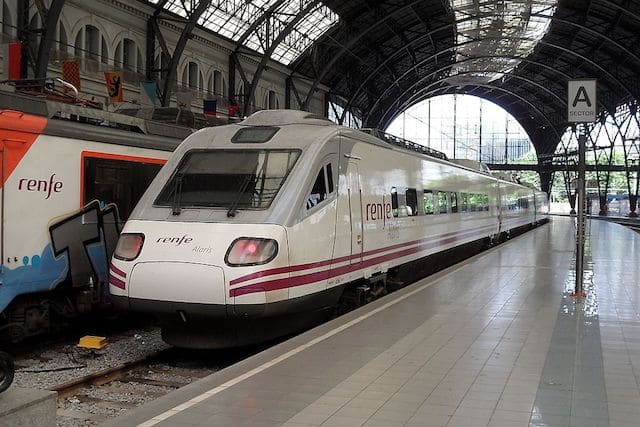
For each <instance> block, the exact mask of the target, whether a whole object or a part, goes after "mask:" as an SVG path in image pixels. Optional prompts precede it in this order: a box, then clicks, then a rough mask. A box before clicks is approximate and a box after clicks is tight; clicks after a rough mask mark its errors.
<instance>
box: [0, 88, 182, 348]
mask: <svg viewBox="0 0 640 427" xmlns="http://www.w3.org/2000/svg"><path fill="white" fill-rule="evenodd" d="M18 105H20V106H22V108H23V110H22V111H16V110H12V109H7V108H8V107H14V108H15V107H16V106H18ZM30 110H31V111H34V112H37V114H30V113H28V112H27V111H30ZM65 119H67V120H65ZM71 119H74V120H71ZM119 119H122V121H119ZM140 125H143V126H142V128H141V127H140ZM134 128H136V129H137V131H134ZM192 131H193V130H192V129H184V128H178V127H174V126H165V125H163V124H159V123H155V124H153V123H146V124H145V122H144V121H142V120H141V119H134V118H131V117H126V116H119V115H114V114H111V113H107V112H104V111H100V110H93V109H88V108H85V107H78V106H75V105H63V104H60V103H55V102H47V101H46V100H42V99H39V100H34V99H33V98H30V97H24V96H20V95H16V94H9V93H2V94H1V95H0V136H1V139H0V176H1V179H0V258H1V260H2V262H1V266H0V313H1V315H0V336H1V337H3V338H8V339H11V340H14V341H15V340H19V339H21V338H24V337H27V336H31V335H35V334H39V333H42V332H47V331H49V330H50V327H51V325H52V323H53V322H54V321H55V320H60V319H68V318H70V317H72V316H75V315H77V314H79V313H87V312H89V311H91V310H92V309H94V308H95V307H96V306H102V305H105V304H107V305H108V297H109V295H108V287H107V285H106V283H107V275H108V262H109V259H110V257H111V253H112V252H113V249H114V247H115V244H116V242H117V238H118V235H119V233H120V229H121V220H123V219H126V218H127V217H128V215H129V213H130V212H131V210H132V209H133V207H134V206H135V203H136V202H137V201H138V199H139V198H140V196H141V195H142V193H143V192H144V191H145V190H146V187H147V185H148V184H149V183H150V182H151V180H152V179H153V177H154V176H155V175H156V173H157V172H158V171H159V170H160V168H161V166H162V165H163V164H164V163H165V162H166V160H167V159H168V157H169V155H170V153H171V152H172V151H173V150H174V149H175V147H177V146H178V144H179V143H180V141H181V138H180V136H186V135H188V134H190V133H191V132H192Z"/></svg>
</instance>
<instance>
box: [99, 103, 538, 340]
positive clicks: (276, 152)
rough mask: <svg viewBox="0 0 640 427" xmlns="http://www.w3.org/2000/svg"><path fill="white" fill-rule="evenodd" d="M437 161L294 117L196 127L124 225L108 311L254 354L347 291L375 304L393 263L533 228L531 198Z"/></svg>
mask: <svg viewBox="0 0 640 427" xmlns="http://www.w3.org/2000/svg"><path fill="white" fill-rule="evenodd" d="M436 154H437V153H434V152H432V151H430V150H428V149H426V148H422V147H418V146H415V145H411V144H410V143H408V142H406V141H399V143H398V144H390V143H389V142H387V141H384V140H382V139H380V138H377V137H376V136H374V135H370V134H367V133H364V132H361V131H357V130H353V129H348V128H345V127H341V126H338V125H335V124H333V123H331V122H329V121H328V120H325V119H321V118H317V117H314V116H312V115H311V114H309V113H306V112H301V111H291V110H267V111H261V112H257V113H255V114H253V115H252V116H250V117H249V118H247V119H245V120H244V121H243V122H241V123H239V124H234V125H228V126H222V127H217V128H211V129H206V130H201V131H198V132H196V133H194V134H193V135H191V136H190V137H188V138H187V139H186V140H185V141H184V142H183V144H181V145H180V147H178V149H177V150H176V151H175V152H174V154H173V155H172V157H171V158H170V159H169V161H168V162H167V163H166V164H165V165H164V166H163V168H162V169H161V171H160V172H159V173H158V175H157V177H156V178H155V179H154V181H153V182H152V184H151V185H150V186H149V188H148V190H147V191H146V192H145V194H144V196H143V197H142V198H141V200H140V202H139V203H138V205H137V207H136V208H135V209H134V211H133V213H132V214H131V216H130V218H129V220H128V221H127V223H126V224H125V226H124V229H123V233H122V234H121V236H120V239H119V241H118V244H117V247H116V250H115V252H114V257H113V259H112V262H111V265H110V271H109V284H110V292H111V294H112V298H113V301H114V304H115V305H116V306H117V307H120V308H122V309H125V310H133V311H140V312H150V313H154V314H156V315H158V316H159V318H160V320H161V324H162V336H163V339H164V340H165V341H166V342H168V343H171V344H173V345H176V346H179V347H190V348H222V347H231V346H239V345H245V344H251V343H255V342H260V341H265V340H268V339H271V338H273V337H276V336H280V335H283V334H286V333H289V332H292V331H295V330H298V329H300V328H303V327H305V326H306V325H309V324H310V323H311V322H313V321H315V320H317V319H318V318H321V317H322V316H323V315H326V313H327V312H329V311H331V310H332V309H333V308H334V307H336V305H337V304H339V301H340V300H341V298H343V297H344V296H345V295H347V293H349V292H351V291H353V290H354V288H355V289H356V290H357V291H358V292H370V293H371V294H374V295H381V294H384V293H385V291H386V289H385V285H386V283H387V282H388V279H389V277H390V276H391V275H392V274H393V272H394V270H395V269H396V268H397V267H398V266H401V265H403V264H406V263H409V262H412V261H415V260H418V259H423V258H425V257H428V256H430V255H433V254H436V253H439V252H442V251H445V250H449V249H452V248H455V247H458V246H461V245H465V244H468V243H471V242H476V241H480V240H487V241H490V240H491V241H497V240H499V239H500V237H504V236H506V235H507V234H508V233H509V232H510V231H511V230H514V229H519V228H522V227H528V226H530V225H533V224H534V223H535V222H536V212H535V205H534V203H533V197H534V191H533V190H532V189H530V188H527V187H524V186H522V185H518V184H515V183H510V182H506V181H502V180H499V179H497V178H495V177H493V176H491V175H490V174H487V173H480V172H478V171H474V170H471V169H469V168H466V167H462V166H459V165H456V164H453V163H451V162H448V161H447V160H446V159H445V158H444V156H438V155H436ZM505 204H508V205H507V206H505ZM511 204H513V206H511Z"/></svg>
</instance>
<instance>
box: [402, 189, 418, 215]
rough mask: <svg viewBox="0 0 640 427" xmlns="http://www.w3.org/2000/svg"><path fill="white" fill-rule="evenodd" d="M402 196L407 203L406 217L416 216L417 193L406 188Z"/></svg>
mask: <svg viewBox="0 0 640 427" xmlns="http://www.w3.org/2000/svg"><path fill="white" fill-rule="evenodd" d="M404 194H405V199H406V201H407V215H408V216H416V215H418V192H417V191H416V189H415V188H407V191H405V193H404Z"/></svg>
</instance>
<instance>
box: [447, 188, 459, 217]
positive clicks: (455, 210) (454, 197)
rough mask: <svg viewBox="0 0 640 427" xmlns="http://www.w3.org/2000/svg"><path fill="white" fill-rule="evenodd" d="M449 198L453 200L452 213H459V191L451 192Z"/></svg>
mask: <svg viewBox="0 0 640 427" xmlns="http://www.w3.org/2000/svg"><path fill="white" fill-rule="evenodd" d="M449 200H451V213H458V193H453V192H451V193H449Z"/></svg>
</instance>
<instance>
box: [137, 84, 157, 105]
mask: <svg viewBox="0 0 640 427" xmlns="http://www.w3.org/2000/svg"><path fill="white" fill-rule="evenodd" d="M157 89H158V84H157V83H156V82H142V83H140V103H141V104H142V105H156V99H158V91H157Z"/></svg>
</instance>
